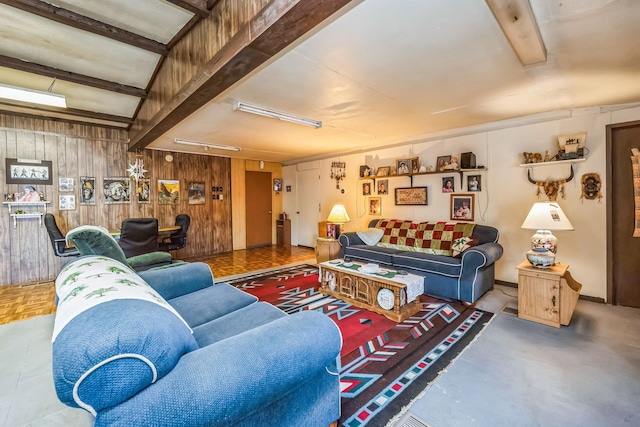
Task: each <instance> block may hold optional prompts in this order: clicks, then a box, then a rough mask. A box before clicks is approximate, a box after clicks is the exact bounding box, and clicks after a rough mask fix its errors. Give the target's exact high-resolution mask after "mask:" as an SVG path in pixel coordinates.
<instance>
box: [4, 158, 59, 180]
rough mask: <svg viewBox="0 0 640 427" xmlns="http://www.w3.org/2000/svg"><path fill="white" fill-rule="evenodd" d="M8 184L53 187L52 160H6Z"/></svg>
mask: <svg viewBox="0 0 640 427" xmlns="http://www.w3.org/2000/svg"><path fill="white" fill-rule="evenodd" d="M5 166H6V168H5V170H6V171H7V172H6V173H7V184H44V185H52V184H53V179H52V178H51V168H52V162H51V160H24V159H5Z"/></svg>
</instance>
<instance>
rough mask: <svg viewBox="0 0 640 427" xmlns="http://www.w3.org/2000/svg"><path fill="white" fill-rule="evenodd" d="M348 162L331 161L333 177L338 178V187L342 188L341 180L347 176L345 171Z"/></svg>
mask: <svg viewBox="0 0 640 427" xmlns="http://www.w3.org/2000/svg"><path fill="white" fill-rule="evenodd" d="M345 167H346V163H344V162H332V163H331V179H335V180H336V188H338V189H339V188H340V180H341V179H343V178H345V177H346V176H347V174H346V172H345V171H344V169H345Z"/></svg>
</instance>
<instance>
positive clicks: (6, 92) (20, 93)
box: [0, 84, 67, 108]
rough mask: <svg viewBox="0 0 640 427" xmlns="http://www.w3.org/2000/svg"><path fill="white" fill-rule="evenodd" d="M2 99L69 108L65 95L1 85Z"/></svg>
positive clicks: (0, 95) (0, 93)
mask: <svg viewBox="0 0 640 427" xmlns="http://www.w3.org/2000/svg"><path fill="white" fill-rule="evenodd" d="M0 98H5V99H11V100H14V101H22V102H30V103H34V104H43V105H50V106H52V107H63V108H67V101H66V100H65V97H64V95H58V94H57V93H51V92H42V91H39V90H32V89H25V88H21V87H15V86H8V85H3V84H0Z"/></svg>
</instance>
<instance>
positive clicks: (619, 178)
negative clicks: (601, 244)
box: [604, 121, 640, 308]
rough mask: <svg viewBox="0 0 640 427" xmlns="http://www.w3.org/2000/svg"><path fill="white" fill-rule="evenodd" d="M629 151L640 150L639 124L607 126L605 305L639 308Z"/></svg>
mask: <svg viewBox="0 0 640 427" xmlns="http://www.w3.org/2000/svg"><path fill="white" fill-rule="evenodd" d="M632 148H638V149H640V121H636V122H629V123H620V124H615V125H609V126H607V192H606V193H605V194H604V196H605V200H606V201H607V248H608V249H607V265H608V266H609V268H608V273H607V275H608V277H607V301H610V302H611V303H612V304H619V305H624V306H628V307H636V308H640V262H638V254H640V237H633V231H634V221H635V203H634V187H633V173H632V169H631V149H632ZM607 196H609V197H607Z"/></svg>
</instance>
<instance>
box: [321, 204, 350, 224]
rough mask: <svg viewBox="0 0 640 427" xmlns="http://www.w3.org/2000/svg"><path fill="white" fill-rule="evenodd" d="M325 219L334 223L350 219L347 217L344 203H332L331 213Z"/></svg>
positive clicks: (342, 222)
mask: <svg viewBox="0 0 640 427" xmlns="http://www.w3.org/2000/svg"><path fill="white" fill-rule="evenodd" d="M327 221H328V222H333V223H335V224H344V223H345V222H349V221H351V218H349V215H348V214H347V210H346V209H345V208H344V205H334V206H333V208H331V213H330V214H329V216H328V217H327Z"/></svg>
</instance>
